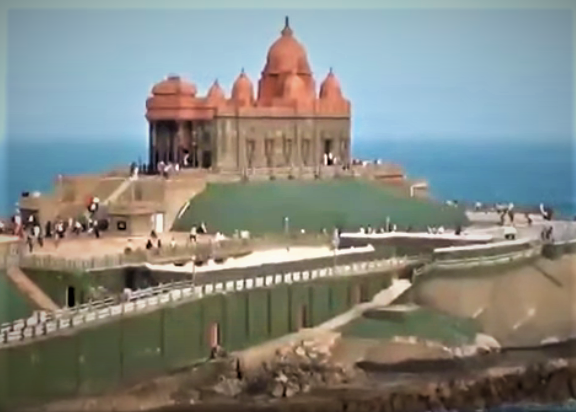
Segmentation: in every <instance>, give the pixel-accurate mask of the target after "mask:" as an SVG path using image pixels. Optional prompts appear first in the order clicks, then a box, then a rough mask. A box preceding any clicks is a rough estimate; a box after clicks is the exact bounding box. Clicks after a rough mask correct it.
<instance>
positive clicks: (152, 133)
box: [148, 121, 157, 167]
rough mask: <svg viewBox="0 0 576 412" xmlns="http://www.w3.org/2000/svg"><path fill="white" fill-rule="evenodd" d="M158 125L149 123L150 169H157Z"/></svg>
mask: <svg viewBox="0 0 576 412" xmlns="http://www.w3.org/2000/svg"><path fill="white" fill-rule="evenodd" d="M156 150H157V147H156V123H155V122H153V121H150V122H149V123H148V167H156Z"/></svg>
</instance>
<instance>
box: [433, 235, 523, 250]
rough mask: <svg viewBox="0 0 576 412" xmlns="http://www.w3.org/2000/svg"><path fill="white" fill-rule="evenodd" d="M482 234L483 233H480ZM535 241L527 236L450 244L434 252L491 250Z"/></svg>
mask: <svg viewBox="0 0 576 412" xmlns="http://www.w3.org/2000/svg"><path fill="white" fill-rule="evenodd" d="M479 236H481V235H479ZM531 243H534V240H533V239H530V238H526V239H518V240H508V241H503V242H494V243H487V244H480V245H478V244H476V245H467V246H448V247H441V248H437V249H434V253H444V252H459V251H465V250H489V249H497V248H504V247H508V246H520V245H529V244H531Z"/></svg>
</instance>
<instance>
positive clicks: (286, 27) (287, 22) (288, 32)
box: [282, 16, 292, 36]
mask: <svg viewBox="0 0 576 412" xmlns="http://www.w3.org/2000/svg"><path fill="white" fill-rule="evenodd" d="M291 35H292V29H291V28H290V19H289V18H288V16H286V17H284V29H282V36H291Z"/></svg>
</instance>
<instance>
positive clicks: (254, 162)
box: [213, 117, 351, 170]
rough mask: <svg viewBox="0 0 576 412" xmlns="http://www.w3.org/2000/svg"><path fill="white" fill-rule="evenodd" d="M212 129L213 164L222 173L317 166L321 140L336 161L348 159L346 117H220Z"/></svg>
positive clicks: (348, 132) (321, 147) (322, 150)
mask: <svg viewBox="0 0 576 412" xmlns="http://www.w3.org/2000/svg"><path fill="white" fill-rule="evenodd" d="M215 130H216V133H215V139H216V142H217V143H216V151H215V152H214V153H213V156H214V159H215V162H214V164H215V165H217V167H218V168H220V169H223V170H238V169H244V168H267V167H289V166H299V165H303V166H315V165H320V163H321V161H322V154H323V153H324V147H323V145H324V143H323V141H324V139H332V140H333V146H332V152H333V153H334V154H335V155H336V156H337V157H338V158H344V159H347V158H349V156H350V150H351V148H350V143H351V140H350V119H349V118H325V119H321V118H316V119H312V118H286V119H282V118H280V119H278V118H249V117H223V118H219V119H217V120H216V124H215Z"/></svg>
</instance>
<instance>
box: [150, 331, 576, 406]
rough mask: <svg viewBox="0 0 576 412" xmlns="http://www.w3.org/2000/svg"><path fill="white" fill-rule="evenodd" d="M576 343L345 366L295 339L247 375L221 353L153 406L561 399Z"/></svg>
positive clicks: (573, 367) (571, 386)
mask: <svg viewBox="0 0 576 412" xmlns="http://www.w3.org/2000/svg"><path fill="white" fill-rule="evenodd" d="M575 350H576V341H570V342H564V343H559V344H553V345H548V346H546V347H541V348H531V349H510V350H503V351H502V352H499V353H491V354H487V355H478V356H475V357H469V358H466V359H453V360H437V361H435V360H425V361H414V362H402V363H400V364H396V365H376V364H372V365H369V364H360V365H359V366H360V367H358V368H355V370H347V369H346V368H342V367H341V366H339V365H334V364H331V363H330V361H329V360H328V356H327V353H325V352H323V350H322V349H320V350H317V349H313V348H312V347H311V346H310V345H308V347H306V344H305V343H301V344H300V345H298V346H296V347H293V348H292V349H291V351H290V352H283V353H279V354H277V357H276V359H275V360H273V361H271V362H270V363H268V364H267V365H266V366H264V367H263V368H262V370H260V371H259V372H258V373H252V374H251V376H250V377H248V376H239V375H238V374H237V373H238V372H239V371H238V368H237V365H234V362H231V361H230V359H227V360H222V361H221V362H228V363H229V364H230V365H232V366H231V367H229V368H228V369H226V368H224V369H226V370H227V372H224V374H222V375H221V378H220V380H219V383H218V384H217V385H215V386H214V387H213V388H212V389H210V390H208V391H206V390H204V391H197V390H194V391H192V392H188V393H185V391H184V392H181V393H180V394H179V395H180V396H179V397H178V398H179V399H176V398H173V400H174V404H173V405H171V406H167V407H164V408H159V409H156V410H155V411H156V412H170V411H171V412H177V411H182V412H183V411H226V410H230V411H232V410H233V411H235V412H240V411H253V410H256V411H283V412H287V411H294V412H303V411H307V412H309V411H316V412H320V411H346V412H354V411H383V412H384V411H386V412H388V411H389V412H418V411H430V410H459V411H468V410H478V409H484V408H489V407H496V406H501V405H503V404H519V403H520V404H523V403H526V404H533V403H546V404H549V403H564V402H566V401H569V400H570V399H573V398H576V352H575ZM226 373H228V375H226Z"/></svg>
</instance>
